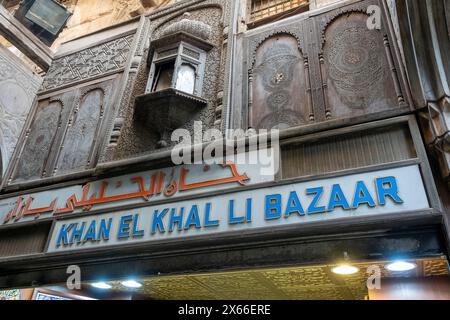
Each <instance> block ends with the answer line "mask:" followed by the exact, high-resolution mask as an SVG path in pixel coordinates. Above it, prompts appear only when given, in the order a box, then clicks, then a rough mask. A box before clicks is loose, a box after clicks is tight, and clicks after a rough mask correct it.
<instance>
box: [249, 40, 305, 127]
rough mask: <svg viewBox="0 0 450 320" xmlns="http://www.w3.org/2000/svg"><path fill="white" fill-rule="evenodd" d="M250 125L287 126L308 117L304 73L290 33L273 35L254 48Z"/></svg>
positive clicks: (295, 42) (302, 62) (301, 121)
mask: <svg viewBox="0 0 450 320" xmlns="http://www.w3.org/2000/svg"><path fill="white" fill-rule="evenodd" d="M252 75H253V77H252V78H251V81H252V84H251V85H252V104H251V110H250V126H251V127H253V128H255V129H259V128H273V127H277V128H286V127H291V126H295V125H299V124H304V123H306V122H307V121H308V118H309V112H310V110H309V106H308V104H307V103H305V102H306V101H308V97H307V93H306V87H307V86H306V83H305V79H306V75H305V69H304V60H303V56H302V53H301V52H300V50H299V49H298V42H297V39H295V38H294V37H293V36H291V35H284V34H280V35H276V36H273V37H271V38H269V39H267V40H266V41H265V42H264V43H263V44H262V45H261V46H260V47H259V48H258V50H257V52H256V59H255V65H254V68H253V70H252Z"/></svg>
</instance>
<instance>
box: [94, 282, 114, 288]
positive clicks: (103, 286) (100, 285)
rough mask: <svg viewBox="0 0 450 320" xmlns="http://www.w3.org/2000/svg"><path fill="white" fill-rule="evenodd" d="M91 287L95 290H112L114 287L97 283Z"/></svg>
mask: <svg viewBox="0 0 450 320" xmlns="http://www.w3.org/2000/svg"><path fill="white" fill-rule="evenodd" d="M91 286H93V287H94V288H97V289H111V288H112V286H111V285H109V284H107V283H106V282H95V283H92V284H91Z"/></svg>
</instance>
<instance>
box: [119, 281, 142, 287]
mask: <svg viewBox="0 0 450 320" xmlns="http://www.w3.org/2000/svg"><path fill="white" fill-rule="evenodd" d="M121 283H122V285H123V286H125V287H127V288H140V287H142V283H139V282H137V281H135V280H127V281H122V282H121Z"/></svg>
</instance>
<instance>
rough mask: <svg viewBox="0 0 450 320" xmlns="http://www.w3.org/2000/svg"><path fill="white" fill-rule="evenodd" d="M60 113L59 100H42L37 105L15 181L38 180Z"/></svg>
mask: <svg viewBox="0 0 450 320" xmlns="http://www.w3.org/2000/svg"><path fill="white" fill-rule="evenodd" d="M62 111H63V104H62V102H61V101H60V100H53V101H49V100H44V101H41V102H40V103H39V105H38V109H37V111H36V115H35V117H34V120H33V122H32V124H31V127H30V129H29V130H28V132H27V138H26V141H25V146H24V149H23V151H22V152H21V155H20V158H19V162H18V164H17V169H16V173H15V175H14V176H15V178H16V179H19V180H32V179H39V178H40V177H41V176H42V175H43V173H44V170H45V166H46V162H47V159H48V155H49V153H50V149H51V147H52V145H53V142H54V140H55V138H56V134H57V132H58V126H59V124H60V122H61V116H62Z"/></svg>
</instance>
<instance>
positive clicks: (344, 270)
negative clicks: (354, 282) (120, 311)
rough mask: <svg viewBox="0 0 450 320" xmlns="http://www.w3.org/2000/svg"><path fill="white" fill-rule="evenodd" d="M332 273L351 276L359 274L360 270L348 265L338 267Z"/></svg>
mask: <svg viewBox="0 0 450 320" xmlns="http://www.w3.org/2000/svg"><path fill="white" fill-rule="evenodd" d="M331 271H332V272H333V273H336V274H341V275H350V274H354V273H357V272H358V271H359V268H357V267H355V266H351V265H348V264H342V265H339V266H337V267H334V268H333V269H331Z"/></svg>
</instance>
